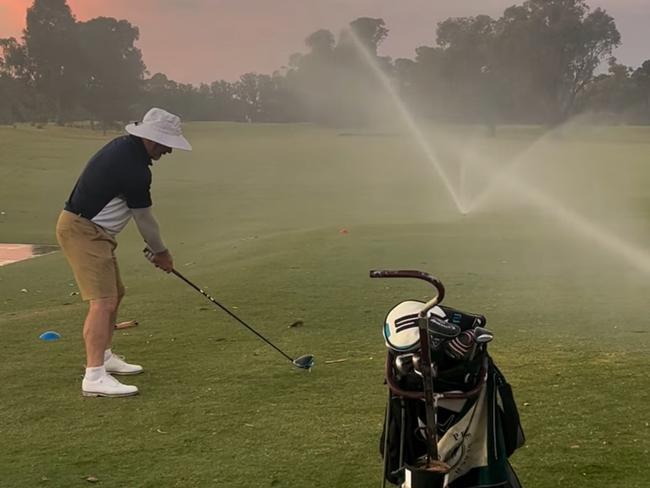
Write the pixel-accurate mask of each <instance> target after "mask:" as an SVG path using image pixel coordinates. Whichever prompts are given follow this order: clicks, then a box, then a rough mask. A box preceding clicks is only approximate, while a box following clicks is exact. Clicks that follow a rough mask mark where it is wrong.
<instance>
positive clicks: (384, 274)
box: [370, 269, 445, 303]
mask: <svg viewBox="0 0 650 488" xmlns="http://www.w3.org/2000/svg"><path fill="white" fill-rule="evenodd" d="M370 277H371V278H417V279H419V280H424V281H426V282H427V283H429V284H431V285H433V287H434V288H435V289H436V290H438V303H440V302H442V300H443V298H444V297H445V287H444V286H443V284H442V282H441V281H440V280H439V279H438V278H436V277H435V276H432V275H430V274H429V273H425V272H424V271H417V270H414V269H400V270H387V269H375V270H371V271H370Z"/></svg>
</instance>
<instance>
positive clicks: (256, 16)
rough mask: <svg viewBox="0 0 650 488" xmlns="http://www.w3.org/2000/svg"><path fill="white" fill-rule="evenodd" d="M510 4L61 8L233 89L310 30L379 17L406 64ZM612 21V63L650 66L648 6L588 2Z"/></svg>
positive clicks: (180, 74)
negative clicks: (119, 22)
mask: <svg viewBox="0 0 650 488" xmlns="http://www.w3.org/2000/svg"><path fill="white" fill-rule="evenodd" d="M515 3H522V2H521V1H520V2H516V1H514V0H435V1H434V0H137V1H133V0H68V5H70V7H71V9H72V12H73V14H74V15H75V17H76V18H77V20H82V21H83V20H88V19H91V18H93V17H98V16H107V17H115V18H117V19H126V20H128V21H129V22H131V23H132V24H134V25H136V26H137V27H138V28H139V29H140V40H139V41H138V47H139V48H140V49H141V50H142V54H143V58H144V61H145V64H146V65H147V68H148V70H149V72H150V73H151V74H153V73H156V72H159V71H160V72H163V73H165V74H166V75H168V76H169V77H170V78H172V79H174V80H177V81H180V82H185V83H195V84H197V83H199V82H208V83H209V82H212V81H214V80H219V79H224V80H228V81H233V80H236V79H237V78H239V76H240V75H241V74H243V73H246V72H250V71H255V72H258V73H269V74H270V73H272V72H273V71H274V70H276V69H278V68H280V67H281V66H283V65H286V64H287V62H288V60H289V56H290V55H291V54H292V53H295V52H304V51H305V46H304V39H305V38H306V37H307V36H308V35H309V34H311V33H312V32H314V31H315V30H317V29H321V28H325V29H329V30H331V31H332V32H333V33H334V34H338V32H339V30H340V29H341V28H342V27H344V26H346V25H347V24H348V23H349V22H350V21H352V20H354V19H355V18H357V17H381V18H383V19H384V21H385V22H386V24H387V27H388V28H389V29H390V33H389V35H388V38H387V39H386V41H384V43H383V44H382V45H381V47H380V54H382V55H385V56H391V57H393V58H397V57H407V58H412V57H413V56H414V50H415V48H416V47H418V46H422V45H429V46H431V45H434V43H435V26H436V23H437V22H439V21H442V20H444V19H446V18H447V17H459V16H467V15H478V14H488V15H491V16H493V17H496V16H499V15H500V14H501V13H502V12H503V10H504V8H506V7H508V6H510V5H513V4H515ZM588 3H589V5H590V6H591V7H592V8H596V7H601V8H604V9H605V10H607V11H608V12H609V14H610V15H612V16H613V17H614V18H615V20H616V24H617V26H618V29H619V31H620V32H621V34H622V36H623V46H622V47H621V48H619V49H618V50H617V52H616V53H615V55H616V56H617V57H618V59H619V61H621V62H623V63H625V64H627V65H631V66H633V67H637V66H639V65H640V64H641V63H642V62H643V61H645V60H646V59H650V42H649V41H650V35H649V34H648V31H649V30H650V29H649V28H648V26H650V0H590V1H589V2H588ZM31 4H32V0H0V38H2V37H17V38H19V37H20V36H21V35H22V29H23V28H24V26H25V11H26V9H27V7H29V6H30V5H31Z"/></svg>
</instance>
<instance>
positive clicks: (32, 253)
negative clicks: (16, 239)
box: [0, 243, 59, 266]
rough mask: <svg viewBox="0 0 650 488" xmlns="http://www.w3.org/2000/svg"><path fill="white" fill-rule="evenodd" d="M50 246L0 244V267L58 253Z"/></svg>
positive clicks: (54, 247)
mask: <svg viewBox="0 0 650 488" xmlns="http://www.w3.org/2000/svg"><path fill="white" fill-rule="evenodd" d="M58 250H59V248H58V247H57V246H52V245H49V244H3V243H0V266H6V265H8V264H13V263H18V262H20V261H24V260H26V259H31V258H35V257H38V256H45V255H46V254H51V253H53V252H56V251H58Z"/></svg>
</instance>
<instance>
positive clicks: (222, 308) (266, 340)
mask: <svg viewBox="0 0 650 488" xmlns="http://www.w3.org/2000/svg"><path fill="white" fill-rule="evenodd" d="M172 273H174V274H175V275H176V276H178V277H179V278H180V279H181V280H183V281H184V282H185V283H187V284H188V285H190V286H191V287H192V288H194V289H195V290H196V291H198V292H199V293H200V294H201V295H203V296H204V297H205V298H207V299H208V300H210V301H211V302H212V303H214V304H215V305H216V306H217V307H219V308H220V309H221V310H223V311H224V312H226V313H227V314H228V315H230V316H231V317H232V318H233V319H235V320H236V321H237V322H239V323H240V324H242V325H243V326H244V327H246V328H247V329H248V330H250V331H251V332H252V333H253V334H255V335H256V336H257V337H259V338H260V339H262V340H263V341H264V342H266V343H267V344H268V345H269V346H271V347H272V348H273V349H275V350H276V351H278V352H279V353H280V354H282V355H283V356H284V357H285V358H287V359H288V360H289V361H291V362H292V363H293V361H294V360H293V358H292V357H291V356H289V355H287V354H285V353H284V352H283V351H282V350H281V349H279V348H278V347H276V346H275V345H274V344H273V343H271V341H269V340H268V339H267V338H266V337H264V336H263V335H262V334H260V333H259V332H257V331H256V330H255V329H253V328H252V327H251V326H250V325H248V324H247V323H246V322H244V321H243V320H242V319H240V318H239V317H237V316H236V315H235V314H234V313H232V312H231V311H230V310H228V309H227V308H226V307H224V306H223V305H221V304H220V303H219V302H217V301H216V300H215V299H214V298H212V297H211V296H210V295H208V294H207V293H206V292H204V291H203V290H202V289H201V288H199V287H198V286H196V285H195V284H194V283H192V282H191V281H190V280H188V279H187V278H185V276H183V275H182V274H181V273H179V272H178V271H176V270H175V269H173V270H172Z"/></svg>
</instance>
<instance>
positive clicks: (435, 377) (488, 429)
mask: <svg viewBox="0 0 650 488" xmlns="http://www.w3.org/2000/svg"><path fill="white" fill-rule="evenodd" d="M375 273H384V275H382V276H377V275H375V276H373V275H372V273H371V276H373V277H415V278H420V279H425V280H426V281H429V282H431V283H434V281H431V280H435V284H434V286H436V288H437V290H438V295H437V299H436V300H435V303H434V301H432V302H428V303H427V304H425V303H423V302H419V301H415V300H409V301H405V302H401V303H400V304H398V305H397V306H395V307H393V309H391V310H390V312H389V313H388V315H387V317H386V321H385V324H384V329H383V332H384V339H385V342H386V346H387V349H388V350H387V356H386V366H385V367H386V384H387V386H388V400H387V405H386V416H385V421H384V428H383V432H382V435H381V438H380V446H379V448H380V452H381V454H382V456H383V458H384V470H383V483H384V485H385V483H386V481H388V482H390V483H392V484H395V485H399V486H401V487H403V488H482V487H501V488H521V484H520V483H519V480H518V479H517V476H516V474H515V473H514V470H513V469H512V466H511V465H510V463H509V461H508V457H509V456H510V455H511V454H512V453H513V452H514V451H515V450H516V449H518V448H519V447H521V446H522V445H523V443H524V434H523V430H522V428H521V425H520V421H519V413H518V411H517V406H516V404H515V401H514V397H513V394H512V390H511V388H510V385H509V384H508V382H507V381H506V379H505V377H504V376H503V374H502V373H501V372H500V371H499V369H498V368H497V366H496V365H495V364H494V361H493V360H492V358H491V357H490V356H489V354H488V352H487V343H488V342H490V341H491V340H492V334H491V332H490V331H489V330H487V329H486V328H485V325H486V319H485V317H483V316H482V315H475V314H470V313H466V312H462V311H460V310H457V309H454V308H451V307H447V306H442V305H437V303H439V302H440V301H442V298H443V296H444V288H443V287H442V284H441V283H439V282H438V281H437V280H436V279H435V278H433V277H431V276H430V275H426V274H422V273H421V272H414V271H395V272H390V271H384V272H375ZM386 273H388V274H386ZM404 273H407V274H406V275H404ZM409 273H410V274H409ZM413 273H419V275H414V274H413ZM422 275H424V276H422ZM422 310H426V316H425V315H422V314H421V312H422ZM418 317H421V318H423V322H422V323H421V324H426V326H427V330H428V334H427V335H428V341H429V343H428V344H424V346H427V345H428V346H430V347H429V355H430V365H431V372H432V373H431V374H430V375H427V374H426V373H427V372H426V370H425V368H424V361H423V360H422V358H421V357H420V356H421V352H422V348H423V346H422V344H423V343H422V342H421V338H420V329H419V328H418V326H417V325H416V323H417V322H418V320H419V318H418ZM421 327H422V325H421ZM426 377H430V378H431V383H432V385H433V395H432V396H430V397H429V398H433V405H431V400H430V399H429V400H427V399H426V395H425V394H423V392H424V391H425V378H426ZM431 407H433V408H431ZM427 408H429V410H430V412H431V410H432V411H433V416H431V414H430V412H429V413H428V412H427ZM428 419H429V420H430V419H433V423H434V424H435V425H433V426H431V427H430V428H431V430H427V427H428V426H427V420H428ZM430 439H433V441H430ZM431 443H433V444H435V446H431ZM432 447H433V449H432ZM432 452H433V454H432ZM427 457H428V459H429V462H427V460H426V458H427ZM432 457H435V458H436V459H433V460H432V459H431V458H432ZM431 461H434V464H435V466H434V464H432V463H431ZM423 466H424V467H423Z"/></svg>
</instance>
